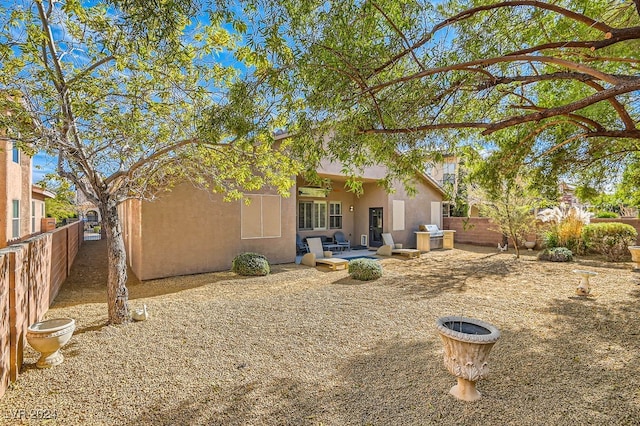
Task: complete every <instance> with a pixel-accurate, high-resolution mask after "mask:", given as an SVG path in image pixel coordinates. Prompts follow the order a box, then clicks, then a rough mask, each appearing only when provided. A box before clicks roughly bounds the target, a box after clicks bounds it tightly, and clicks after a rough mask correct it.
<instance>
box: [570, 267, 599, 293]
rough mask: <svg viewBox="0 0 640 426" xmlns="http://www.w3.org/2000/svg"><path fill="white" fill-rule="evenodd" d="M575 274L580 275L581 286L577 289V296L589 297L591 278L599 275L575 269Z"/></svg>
mask: <svg viewBox="0 0 640 426" xmlns="http://www.w3.org/2000/svg"><path fill="white" fill-rule="evenodd" d="M573 273H574V274H578V275H580V284H579V285H578V287H577V288H576V294H577V295H578V296H588V295H589V293H591V284H590V283H589V278H590V277H595V276H596V275H598V273H597V272H592V271H585V270H584V269H574V270H573Z"/></svg>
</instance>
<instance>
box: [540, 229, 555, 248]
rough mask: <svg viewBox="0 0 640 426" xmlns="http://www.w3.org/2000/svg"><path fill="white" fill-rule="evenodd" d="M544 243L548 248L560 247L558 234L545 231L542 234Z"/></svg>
mask: <svg viewBox="0 0 640 426" xmlns="http://www.w3.org/2000/svg"><path fill="white" fill-rule="evenodd" d="M542 241H543V242H544V246H545V247H547V248H554V247H558V234H557V233H556V232H554V231H550V230H547V231H544V233H543V234H542Z"/></svg>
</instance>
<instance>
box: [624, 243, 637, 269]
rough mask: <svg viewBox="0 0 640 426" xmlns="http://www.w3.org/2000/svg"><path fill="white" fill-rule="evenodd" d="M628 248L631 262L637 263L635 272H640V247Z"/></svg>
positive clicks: (634, 266)
mask: <svg viewBox="0 0 640 426" xmlns="http://www.w3.org/2000/svg"><path fill="white" fill-rule="evenodd" d="M627 248H628V249H629V251H630V252H631V260H632V261H633V262H634V263H635V265H633V270H634V271H635V272H640V246H627Z"/></svg>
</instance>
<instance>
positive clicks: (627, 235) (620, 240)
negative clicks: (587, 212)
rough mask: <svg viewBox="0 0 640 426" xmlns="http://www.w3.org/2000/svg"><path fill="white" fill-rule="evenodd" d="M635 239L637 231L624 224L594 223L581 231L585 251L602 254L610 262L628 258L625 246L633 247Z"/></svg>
mask: <svg viewBox="0 0 640 426" xmlns="http://www.w3.org/2000/svg"><path fill="white" fill-rule="evenodd" d="M637 237H638V231H636V229H635V228H634V227H633V226H631V225H627V224H626V223H616V222H610V223H594V224H593V225H589V226H585V227H584V229H583V230H582V238H583V239H584V241H585V244H586V246H587V249H589V250H591V251H593V252H596V253H601V254H604V255H605V256H606V257H607V260H608V261H610V262H617V261H620V260H622V259H624V258H625V257H626V256H628V253H629V251H628V250H627V246H630V245H634V244H635V242H636V238H637Z"/></svg>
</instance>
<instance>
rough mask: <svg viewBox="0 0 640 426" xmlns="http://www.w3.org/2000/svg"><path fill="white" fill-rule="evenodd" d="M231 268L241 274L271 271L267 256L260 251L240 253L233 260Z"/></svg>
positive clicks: (255, 274) (251, 274) (263, 273)
mask: <svg viewBox="0 0 640 426" xmlns="http://www.w3.org/2000/svg"><path fill="white" fill-rule="evenodd" d="M231 270H232V271H233V272H235V273H237V274H240V275H250V276H259V275H268V274H269V272H271V269H270V268H269V261H268V260H267V258H266V257H265V256H263V255H261V254H258V253H240V254H239V255H237V256H236V257H235V258H234V259H233V261H232V262H231Z"/></svg>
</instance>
